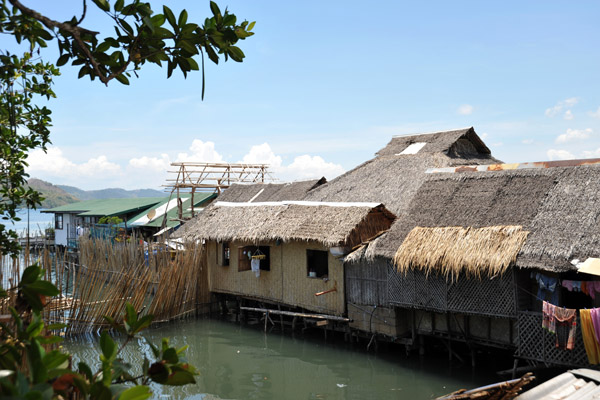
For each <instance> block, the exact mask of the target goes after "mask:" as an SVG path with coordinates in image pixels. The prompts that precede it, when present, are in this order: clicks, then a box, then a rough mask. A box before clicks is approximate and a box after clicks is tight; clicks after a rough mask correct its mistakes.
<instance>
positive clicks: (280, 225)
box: [180, 201, 395, 316]
mask: <svg viewBox="0 0 600 400" xmlns="http://www.w3.org/2000/svg"><path fill="white" fill-rule="evenodd" d="M394 218H395V216H394V215H393V214H392V213H391V212H389V211H388V210H387V209H386V208H385V207H384V206H383V205H381V204H378V203H326V202H298V201H283V202H223V201H217V202H215V203H214V204H212V205H211V206H209V207H207V208H206V209H205V210H204V211H203V213H202V215H201V216H199V217H198V218H196V219H195V220H193V221H191V222H189V223H187V224H186V225H185V226H184V228H185V229H184V230H182V232H181V234H180V237H181V238H182V239H183V240H184V241H198V240H204V241H205V242H206V256H207V266H208V273H209V288H210V291H211V292H213V293H226V294H230V295H235V296H238V297H239V298H242V299H253V300H259V301H261V302H264V303H270V304H276V305H279V306H288V307H295V308H301V309H304V310H309V311H314V312H319V313H324V314H331V315H337V316H339V315H343V314H345V312H346V303H345V296H344V292H345V287H344V268H343V263H342V261H341V260H340V256H341V255H343V254H344V253H347V252H348V250H346V249H351V248H352V247H354V246H356V245H359V244H360V243H362V242H363V241H365V240H367V239H368V238H370V237H373V236H375V235H376V234H378V233H380V232H382V231H385V230H387V229H389V227H390V226H391V224H392V222H393V220H394Z"/></svg>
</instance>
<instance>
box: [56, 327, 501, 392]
mask: <svg viewBox="0 0 600 400" xmlns="http://www.w3.org/2000/svg"><path fill="white" fill-rule="evenodd" d="M145 336H146V337H147V338H148V339H150V340H152V341H153V342H154V343H156V344H158V343H159V342H160V339H161V338H162V337H169V338H171V343H172V344H173V345H175V346H177V347H180V346H184V345H188V346H189V348H188V350H187V351H186V354H187V360H188V361H189V362H190V363H191V364H193V365H195V366H196V367H198V368H199V370H200V372H201V375H200V376H199V377H198V379H197V381H198V383H197V385H191V386H186V387H182V388H164V387H153V390H154V393H155V398H174V399H265V400H270V399H431V398H435V397H437V396H440V395H442V394H445V393H449V392H452V391H455V390H457V389H460V388H470V387H476V386H481V385H484V384H488V383H492V382H494V381H497V380H498V378H497V377H495V376H494V375H493V371H492V370H491V369H490V368H488V370H487V371H486V368H485V367H484V368H483V369H482V368H478V370H477V374H475V373H474V372H473V370H472V369H471V367H470V365H462V366H458V367H457V365H456V364H454V363H450V362H449V361H448V359H447V356H445V357H443V356H440V357H435V356H428V357H419V356H418V355H415V354H413V355H411V356H409V357H407V356H406V354H405V353H404V351H403V349H401V348H398V349H395V348H393V349H392V350H389V351H385V352H384V351H380V352H379V353H377V354H375V353H368V352H366V351H364V346H360V347H357V346H354V347H353V346H351V345H348V344H345V343H343V342H342V343H334V342H332V341H331V340H329V341H327V342H325V341H324V339H323V338H322V336H310V335H309V336H306V335H304V336H301V337H292V336H291V334H289V333H287V334H280V333H276V332H272V333H269V334H266V335H265V334H264V333H263V332H262V331H260V330H258V329H254V328H252V327H247V326H239V325H236V324H233V323H230V322H223V321H219V320H212V319H198V320H188V321H184V322H178V323H171V324H167V325H163V326H160V327H158V328H155V329H151V330H149V331H147V332H146V334H145ZM65 348H66V349H67V350H68V351H69V352H71V353H72V354H74V359H75V360H74V361H75V363H76V362H77V360H86V361H87V362H88V363H90V362H92V360H97V359H98V353H97V349H98V344H97V337H95V336H84V337H78V338H73V339H69V340H68V341H67V342H66V343H65ZM144 354H146V355H147V356H148V357H149V358H150V354H151V353H150V349H149V348H148V346H147V345H146V344H145V343H144V342H143V341H140V342H136V343H131V344H130V345H128V346H127V347H126V348H125V350H124V352H123V354H122V356H123V358H124V359H126V360H127V361H129V362H131V363H132V364H133V365H141V361H142V360H143V356H144ZM75 365H76V364H75Z"/></svg>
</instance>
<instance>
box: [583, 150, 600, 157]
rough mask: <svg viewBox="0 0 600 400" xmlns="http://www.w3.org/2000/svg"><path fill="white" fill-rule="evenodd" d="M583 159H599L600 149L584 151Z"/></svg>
mask: <svg viewBox="0 0 600 400" xmlns="http://www.w3.org/2000/svg"><path fill="white" fill-rule="evenodd" d="M583 158H600V148H598V149H596V150H591V151H589V150H586V151H584V152H583Z"/></svg>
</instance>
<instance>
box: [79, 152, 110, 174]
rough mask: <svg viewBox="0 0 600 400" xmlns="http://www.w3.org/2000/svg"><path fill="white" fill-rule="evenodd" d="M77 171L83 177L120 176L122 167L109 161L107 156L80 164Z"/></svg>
mask: <svg viewBox="0 0 600 400" xmlns="http://www.w3.org/2000/svg"><path fill="white" fill-rule="evenodd" d="M77 171H78V172H79V173H80V174H81V175H86V176H95V175H98V174H109V175H118V174H119V173H120V172H121V166H120V165H118V164H115V163H112V162H110V161H108V158H106V156H99V157H97V158H90V159H89V160H88V161H87V162H85V163H83V164H80V165H79V166H78V167H77Z"/></svg>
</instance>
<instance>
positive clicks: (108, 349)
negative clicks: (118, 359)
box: [100, 331, 117, 360]
mask: <svg viewBox="0 0 600 400" xmlns="http://www.w3.org/2000/svg"><path fill="white" fill-rule="evenodd" d="M100 349H102V354H103V355H104V357H105V358H106V359H107V360H113V359H114V357H115V356H116V355H117V345H116V344H115V341H114V340H112V338H111V337H110V335H109V334H108V332H106V331H103V332H102V333H101V334H100Z"/></svg>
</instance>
